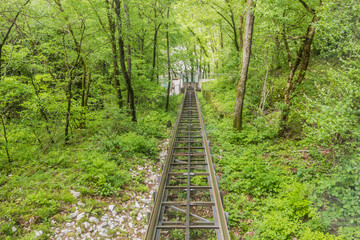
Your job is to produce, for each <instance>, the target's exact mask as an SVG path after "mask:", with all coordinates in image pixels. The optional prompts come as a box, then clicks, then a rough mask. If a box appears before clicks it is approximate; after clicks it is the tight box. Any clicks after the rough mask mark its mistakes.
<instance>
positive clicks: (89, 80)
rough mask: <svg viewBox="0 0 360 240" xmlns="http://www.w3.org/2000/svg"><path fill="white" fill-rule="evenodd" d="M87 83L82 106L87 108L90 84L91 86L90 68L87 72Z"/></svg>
mask: <svg viewBox="0 0 360 240" xmlns="http://www.w3.org/2000/svg"><path fill="white" fill-rule="evenodd" d="M87 72H88V74H87V82H86V86H85V96H84V106H85V107H87V105H88V99H89V93H90V84H91V72H90V68H88V70H87Z"/></svg>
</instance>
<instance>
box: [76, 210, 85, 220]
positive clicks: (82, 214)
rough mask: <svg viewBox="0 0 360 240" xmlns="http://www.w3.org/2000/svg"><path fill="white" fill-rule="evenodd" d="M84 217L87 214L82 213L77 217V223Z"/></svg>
mask: <svg viewBox="0 0 360 240" xmlns="http://www.w3.org/2000/svg"><path fill="white" fill-rule="evenodd" d="M84 216H85V212H82V213H80V214H79V215H78V216H77V217H76V221H80V220H81V219H82V218H83V217H84Z"/></svg>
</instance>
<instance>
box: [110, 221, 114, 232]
mask: <svg viewBox="0 0 360 240" xmlns="http://www.w3.org/2000/svg"><path fill="white" fill-rule="evenodd" d="M109 228H110V229H111V230H113V229H115V224H114V223H112V222H109Z"/></svg>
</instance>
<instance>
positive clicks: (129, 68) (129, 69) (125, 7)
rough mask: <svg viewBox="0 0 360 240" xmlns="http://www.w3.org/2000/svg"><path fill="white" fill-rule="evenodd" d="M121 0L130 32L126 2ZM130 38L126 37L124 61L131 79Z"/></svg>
mask: <svg viewBox="0 0 360 240" xmlns="http://www.w3.org/2000/svg"><path fill="white" fill-rule="evenodd" d="M122 2H123V5H124V13H125V21H126V27H127V30H128V31H129V32H130V29H131V24H130V17H129V11H128V7H127V4H126V2H125V0H123V1H122ZM128 35H129V34H128ZM130 40H131V38H130V37H128V39H127V42H128V44H126V53H127V55H126V61H127V69H128V74H129V77H130V79H131V78H132V71H131V69H132V65H131V45H130Z"/></svg>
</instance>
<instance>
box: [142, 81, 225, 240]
mask: <svg viewBox="0 0 360 240" xmlns="http://www.w3.org/2000/svg"><path fill="white" fill-rule="evenodd" d="M145 239H146V240H158V239H159V240H162V239H164V240H165V239H185V240H190V239H197V240H201V239H204V240H205V239H219V240H229V239H230V235H229V231H228V226H227V220H226V217H225V213H224V210H223V206H222V200H221V195H220V191H219V186H218V181H217V178H216V173H215V168H214V164H213V161H212V157H211V153H210V146H209V141H208V139H207V134H206V129H205V124H204V120H203V117H202V114H201V109H200V104H199V100H198V98H197V95H196V89H195V88H194V87H193V86H191V85H190V86H188V87H187V88H186V89H185V93H184V97H183V100H182V102H181V105H180V108H179V113H178V117H177V120H176V124H175V127H174V131H173V135H172V139H171V141H170V143H169V147H168V155H167V158H166V160H165V163H164V167H163V172H162V177H161V180H160V185H159V190H158V193H157V194H156V198H155V199H154V207H153V210H152V213H151V216H150V219H149V226H148V230H147V233H146V237H145Z"/></svg>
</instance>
